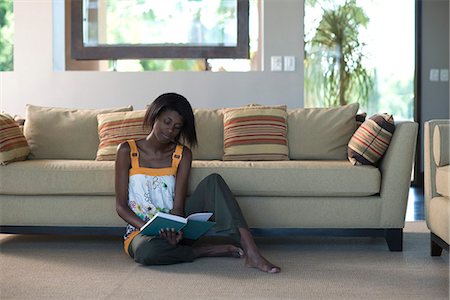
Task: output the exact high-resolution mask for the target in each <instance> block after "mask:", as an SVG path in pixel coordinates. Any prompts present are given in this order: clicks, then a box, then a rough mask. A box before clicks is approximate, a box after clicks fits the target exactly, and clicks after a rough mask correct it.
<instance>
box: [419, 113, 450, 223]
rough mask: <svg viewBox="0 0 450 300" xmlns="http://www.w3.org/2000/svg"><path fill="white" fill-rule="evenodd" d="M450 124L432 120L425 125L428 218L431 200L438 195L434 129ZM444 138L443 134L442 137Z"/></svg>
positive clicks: (426, 206)
mask: <svg viewBox="0 0 450 300" xmlns="http://www.w3.org/2000/svg"><path fill="white" fill-rule="evenodd" d="M444 124H450V120H444V119H442V120H430V121H427V122H425V124H424V125H425V126H424V165H423V169H424V194H425V219H426V220H428V209H429V206H430V200H431V199H433V198H434V197H436V196H438V193H437V192H436V167H437V165H436V162H435V159H434V155H433V153H434V151H435V149H434V145H435V142H434V134H433V133H434V129H435V127H436V126H439V125H444ZM441 138H443V136H442V137H441Z"/></svg>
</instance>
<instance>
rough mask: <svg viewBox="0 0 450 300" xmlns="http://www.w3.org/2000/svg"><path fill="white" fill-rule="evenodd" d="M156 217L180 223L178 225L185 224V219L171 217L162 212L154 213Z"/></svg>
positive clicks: (175, 216)
mask: <svg viewBox="0 0 450 300" xmlns="http://www.w3.org/2000/svg"><path fill="white" fill-rule="evenodd" d="M156 216H159V217H162V218H164V219H168V220H173V221H176V222H180V223H185V224H186V223H187V218H186V219H185V218H183V217H180V216H177V215H171V214H166V213H163V212H158V213H156V215H155V217H156Z"/></svg>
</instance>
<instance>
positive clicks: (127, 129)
mask: <svg viewBox="0 0 450 300" xmlns="http://www.w3.org/2000/svg"><path fill="white" fill-rule="evenodd" d="M144 116H145V110H137V111H127V112H115V113H109V114H100V115H98V116H97V120H98V137H99V139H100V144H99V146H98V151H97V158H96V160H115V159H116V152H117V146H118V145H119V144H120V143H122V142H125V141H126V140H138V139H143V138H145V137H146V136H147V135H148V134H149V133H150V129H149V128H145V129H144V128H143V127H142V125H143V124H144Z"/></svg>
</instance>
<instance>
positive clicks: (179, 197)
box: [171, 147, 192, 217]
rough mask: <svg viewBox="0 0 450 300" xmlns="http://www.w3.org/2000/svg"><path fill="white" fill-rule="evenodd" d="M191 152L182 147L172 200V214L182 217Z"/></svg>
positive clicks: (189, 171)
mask: <svg viewBox="0 0 450 300" xmlns="http://www.w3.org/2000/svg"><path fill="white" fill-rule="evenodd" d="M191 165H192V152H191V150H190V149H189V148H188V147H183V155H182V158H181V162H180V164H179V165H178V171H177V177H176V181H175V198H174V200H173V209H172V211H171V213H172V214H174V215H178V216H183V217H184V203H185V201H186V194H187V188H188V183H189V175H190V173H191Z"/></svg>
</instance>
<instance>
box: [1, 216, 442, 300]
mask: <svg viewBox="0 0 450 300" xmlns="http://www.w3.org/2000/svg"><path fill="white" fill-rule="evenodd" d="M256 242H257V244H258V246H259V247H260V249H261V252H262V253H263V254H264V255H265V256H266V257H267V258H268V259H269V260H270V261H272V262H273V263H275V264H277V265H279V266H280V267H281V268H282V272H281V273H280V274H265V273H263V272H260V271H258V270H256V269H251V268H246V267H245V266H244V265H243V262H244V260H243V259H235V258H201V259H198V260H196V261H195V262H193V263H186V264H178V265H170V266H152V267H146V266H141V265H138V264H136V263H134V262H133V261H132V260H131V259H130V258H128V257H127V256H126V255H125V254H124V253H123V249H122V243H121V239H120V238H116V237H102V238H100V237H81V236H75V237H73V236H37V235H36V236H33V235H0V254H1V255H0V299H124V298H125V299H177V298H180V299H448V297H449V259H448V253H447V252H445V251H444V252H443V255H442V256H441V257H431V256H430V253H429V231H428V230H427V228H426V225H425V222H423V221H422V222H407V223H406V227H405V233H404V250H403V252H390V251H389V250H388V248H387V245H386V242H385V240H384V239H383V238H371V237H313V236H290V237H287V236H275V237H274V236H270V237H258V238H256Z"/></svg>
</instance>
